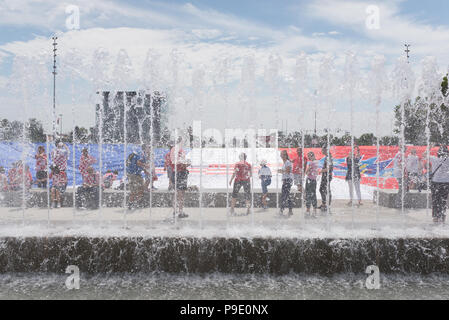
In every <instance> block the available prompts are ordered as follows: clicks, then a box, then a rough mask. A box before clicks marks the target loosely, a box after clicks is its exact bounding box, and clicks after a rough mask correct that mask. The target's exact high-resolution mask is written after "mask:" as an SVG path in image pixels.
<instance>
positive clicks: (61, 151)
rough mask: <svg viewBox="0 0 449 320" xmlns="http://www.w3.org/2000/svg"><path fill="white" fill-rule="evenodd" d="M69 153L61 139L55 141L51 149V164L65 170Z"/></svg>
mask: <svg viewBox="0 0 449 320" xmlns="http://www.w3.org/2000/svg"><path fill="white" fill-rule="evenodd" d="M69 155H70V150H69V147H67V146H66V145H65V144H64V143H62V142H61V141H56V149H55V150H53V152H52V154H51V158H52V160H53V164H54V165H57V166H58V168H59V170H60V171H66V170H67V160H68V159H69Z"/></svg>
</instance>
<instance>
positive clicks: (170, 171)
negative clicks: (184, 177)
mask: <svg viewBox="0 0 449 320" xmlns="http://www.w3.org/2000/svg"><path fill="white" fill-rule="evenodd" d="M172 148H173V144H172V143H169V144H168V152H167V153H166V154H165V156H164V171H166V172H167V178H168V191H171V190H174V185H175V179H174V178H175V177H174V171H175V170H174V169H175V165H174V164H173V163H172V162H171V158H170V151H171V149H172Z"/></svg>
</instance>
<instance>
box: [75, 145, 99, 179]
mask: <svg viewBox="0 0 449 320" xmlns="http://www.w3.org/2000/svg"><path fill="white" fill-rule="evenodd" d="M96 162H97V159H95V158H94V157H92V156H91V155H90V154H89V150H87V148H84V149H83V151H81V157H80V165H79V170H80V173H81V177H82V178H83V183H84V180H85V179H86V176H87V175H88V173H87V169H88V168H89V167H90V166H91V165H93V164H94V163H96Z"/></svg>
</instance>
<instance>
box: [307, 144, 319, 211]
mask: <svg viewBox="0 0 449 320" xmlns="http://www.w3.org/2000/svg"><path fill="white" fill-rule="evenodd" d="M307 158H308V162H307V169H306V172H305V174H306V208H307V211H306V216H305V218H316V209H317V200H316V178H317V176H318V161H317V160H316V159H315V154H314V153H313V152H312V151H310V152H309V153H308V154H307ZM311 206H313V215H311V214H310V207H311Z"/></svg>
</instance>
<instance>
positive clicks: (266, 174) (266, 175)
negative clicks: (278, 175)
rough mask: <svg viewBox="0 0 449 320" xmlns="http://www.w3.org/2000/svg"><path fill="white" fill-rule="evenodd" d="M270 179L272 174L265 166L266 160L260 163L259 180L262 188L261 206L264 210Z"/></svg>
mask: <svg viewBox="0 0 449 320" xmlns="http://www.w3.org/2000/svg"><path fill="white" fill-rule="evenodd" d="M271 177H272V174H271V170H270V168H269V167H268V166H267V160H262V161H261V162H260V169H259V179H260V183H261V186H262V206H263V208H264V209H265V210H266V209H268V203H267V197H268V186H269V185H270V184H271Z"/></svg>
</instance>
